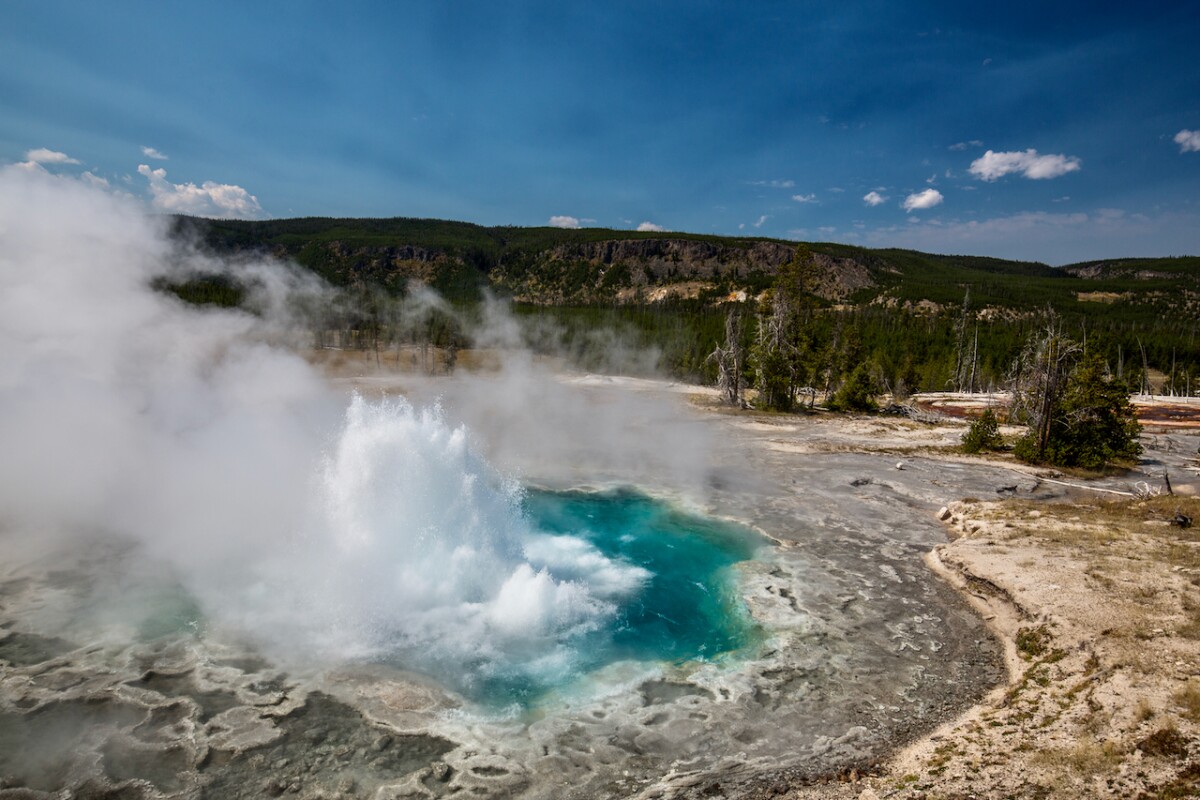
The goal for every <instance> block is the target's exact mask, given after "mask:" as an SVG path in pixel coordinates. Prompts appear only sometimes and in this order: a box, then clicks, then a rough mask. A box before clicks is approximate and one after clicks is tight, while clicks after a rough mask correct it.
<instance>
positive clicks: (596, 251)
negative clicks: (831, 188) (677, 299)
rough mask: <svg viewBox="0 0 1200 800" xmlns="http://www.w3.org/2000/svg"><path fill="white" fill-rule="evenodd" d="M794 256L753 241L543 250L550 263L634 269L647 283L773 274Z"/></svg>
mask: <svg viewBox="0 0 1200 800" xmlns="http://www.w3.org/2000/svg"><path fill="white" fill-rule="evenodd" d="M794 253H795V248H794V247H789V246H787V245H783V244H778V243H775V242H755V243H754V244H753V245H751V246H749V247H745V248H742V247H729V246H722V245H719V244H714V243H712V242H705V241H693V240H687V239H618V240H610V241H606V242H588V243H582V244H570V245H559V246H558V247H555V248H553V249H551V250H548V251H546V253H545V257H546V258H548V259H549V260H551V261H586V262H588V263H591V264H605V265H607V264H625V265H627V266H629V267H631V268H633V267H635V266H636V267H637V268H638V269H639V270H640V271H641V272H643V273H644V274H645V275H646V277H647V279H648V280H653V279H661V278H666V277H676V276H679V277H686V278H713V277H720V276H724V275H729V274H735V275H736V274H738V273H739V272H740V273H742V274H745V273H746V272H774V271H775V270H777V269H778V268H779V267H780V266H781V265H782V264H786V263H787V262H788V261H790V260H791V258H792V255H793V254H794Z"/></svg>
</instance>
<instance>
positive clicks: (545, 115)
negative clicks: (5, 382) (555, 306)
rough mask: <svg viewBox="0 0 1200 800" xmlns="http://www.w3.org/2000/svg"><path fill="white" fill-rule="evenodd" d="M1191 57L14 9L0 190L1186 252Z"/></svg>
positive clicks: (713, 20) (656, 30)
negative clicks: (16, 166)
mask: <svg viewBox="0 0 1200 800" xmlns="http://www.w3.org/2000/svg"><path fill="white" fill-rule="evenodd" d="M1197 42H1200V3H1196V2H1191V1H1185V2H1171V3H1154V2H1151V3H1143V4H1128V3H1121V4H1116V3H1103V2H1091V3H1017V4H1003V5H998V6H997V5H978V4H970V3H963V2H923V3H919V2H914V3H896V2H868V3H847V2H844V0H843V2H798V1H795V0H794V1H793V2H770V1H768V0H763V1H761V2H749V3H739V4H734V3H720V2H703V1H702V0H695V1H693V2H641V3H636V4H635V3H628V2H621V1H620V0H613V1H610V2H595V3H562V2H557V3H552V2H520V1H519V0H514V1H513V2H508V3H495V2H453V1H451V0H441V1H439V2H425V3H410V2H374V3H368V2H345V3H329V2H302V1H300V0H289V2H251V3H246V2H240V3H225V2H205V3H188V4H183V3H164V2H161V0H160V1H159V2H123V1H121V0H117V1H116V2H107V3H86V2H61V1H60V0H37V2H25V0H4V2H2V3H0V162H4V163H23V164H25V165H26V166H27V168H31V169H46V170H48V171H52V172H56V173H61V174H64V175H73V176H79V177H82V178H83V179H85V180H88V181H91V182H94V183H97V184H98V185H103V184H104V183H107V185H108V187H109V188H110V190H112V191H123V192H128V193H131V194H134V195H135V196H138V197H141V198H144V200H145V202H146V203H147V205H148V207H150V208H152V209H156V210H164V211H183V212H193V213H200V214H206V215H210V216H219V215H228V216H257V217H289V216H310V215H312V216H375V217H386V216H414V217H439V218H447V219H460V220H467V221H471V222H477V223H480V224H485V225H493V224H515V225H546V224H550V221H551V220H552V219H553V220H554V222H555V224H559V225H581V226H586V225H598V226H604V227H612V228H637V227H639V226H643V227H653V226H658V227H661V228H663V229H667V230H679V231H691V232H698V233H718V234H728V235H756V236H759V235H761V236H772V237H778V238H785V239H803V240H809V241H843V242H849V243H854V244H863V245H867V246H872V247H885V246H902V247H912V248H916V249H921V250H926V251H932V252H947V253H971V254H980V255H995V256H1001V257H1009V258H1026V259H1036V260H1041V261H1046V262H1048V263H1053V264H1061V263H1068V262H1072V261H1079V260H1084V259H1092V258H1102V257H1116V256H1131V255H1182V254H1196V253H1200V58H1198V57H1197V55H1196V53H1197ZM75 162H77V163H75Z"/></svg>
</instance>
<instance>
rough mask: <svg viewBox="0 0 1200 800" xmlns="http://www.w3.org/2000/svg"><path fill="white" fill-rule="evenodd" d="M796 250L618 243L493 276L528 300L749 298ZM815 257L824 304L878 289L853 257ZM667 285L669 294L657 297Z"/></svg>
mask: <svg viewBox="0 0 1200 800" xmlns="http://www.w3.org/2000/svg"><path fill="white" fill-rule="evenodd" d="M795 252H796V248H795V247H793V246H791V245H786V244H781V243H778V242H753V243H750V244H748V245H747V246H745V247H732V246H728V245H722V244H717V243H713V242H708V241H703V240H686V239H614V240H608V241H602V242H585V243H572V244H564V245H559V246H557V247H554V248H551V249H549V250H546V251H544V252H542V253H539V254H537V255H536V256H534V257H532V258H526V259H524V260H514V261H513V262H510V263H507V264H504V265H502V267H501V268H500V269H498V270H496V271H495V272H494V273H493V275H492V278H493V281H494V282H495V283H496V284H498V285H500V286H503V287H504V288H506V289H508V290H509V291H512V292H514V294H515V295H516V296H517V297H518V298H519V299H521V300H524V301H528V302H543V303H546V302H548V303H556V302H576V301H584V302H588V301H596V300H615V301H617V302H626V301H632V300H642V301H646V300H649V301H651V302H653V301H654V298H655V297H659V296H661V297H663V298H666V297H671V296H680V297H682V296H687V297H690V298H696V297H703V296H705V293H706V291H707V292H708V293H709V294H712V295H713V296H714V297H716V296H720V297H723V298H727V297H728V296H730V292H733V293H734V294H737V295H739V296H741V297H743V298H744V297H746V296H753V295H755V294H757V293H758V292H759V291H761V290H762V289H763V288H765V287H767V286H769V285H770V284H771V283H772V281H773V276H774V275H775V274H776V273H777V272H778V271H779V269H780V267H782V266H783V265H784V264H786V263H788V262H789V261H791V260H792V258H793V257H794V256H795ZM814 258H815V260H816V262H817V266H818V269H817V270H816V283H815V285H814V286H813V290H814V293H815V294H816V295H817V296H818V297H820V298H822V299H824V300H827V301H840V300H844V299H846V298H847V297H849V296H850V295H852V294H853V293H854V292H856V291H859V290H860V289H864V288H869V287H871V286H874V285H875V281H874V279H873V278H872V277H871V273H870V271H869V270H868V269H867V268H866V267H865V266H864V265H862V264H860V263H859V262H857V261H854V260H853V259H848V258H834V257H831V256H827V255H824V254H819V253H818V254H814ZM672 286H686V288H687V292H685V293H679V292H671V291H669V289H670V287H672ZM663 287H666V288H667V289H668V291H665V292H658V291H655V290H656V289H659V288H663ZM638 290H646V291H644V292H641V293H639V292H638Z"/></svg>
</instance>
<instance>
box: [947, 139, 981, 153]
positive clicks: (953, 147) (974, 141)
mask: <svg viewBox="0 0 1200 800" xmlns="http://www.w3.org/2000/svg"><path fill="white" fill-rule="evenodd" d="M968 147H983V142H981V141H979V140H978V139H972V140H971V141H969V142H955V143H954V144H952V145H950V149H951V150H956V151H957V150H966V149H967V148H968Z"/></svg>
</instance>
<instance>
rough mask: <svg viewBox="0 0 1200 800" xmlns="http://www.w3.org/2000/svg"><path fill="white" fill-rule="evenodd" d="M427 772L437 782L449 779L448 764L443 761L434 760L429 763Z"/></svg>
mask: <svg viewBox="0 0 1200 800" xmlns="http://www.w3.org/2000/svg"><path fill="white" fill-rule="evenodd" d="M429 774H430V775H432V776H433V779H434V780H436V781H438V782H439V783H445V782H446V781H448V780H450V765H449V764H447V763H446V762H445V761H435V762H433V763H432V764H430V765H429Z"/></svg>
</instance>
